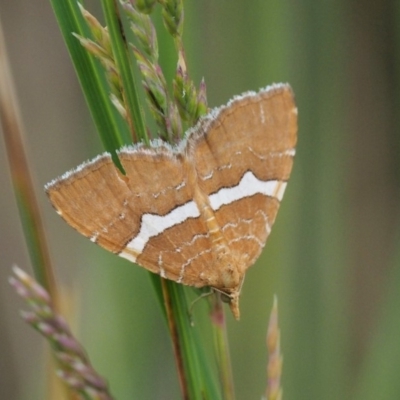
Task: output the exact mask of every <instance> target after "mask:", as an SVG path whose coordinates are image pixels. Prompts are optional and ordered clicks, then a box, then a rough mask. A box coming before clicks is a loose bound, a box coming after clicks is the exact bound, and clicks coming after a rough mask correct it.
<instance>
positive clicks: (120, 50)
mask: <svg viewBox="0 0 400 400" xmlns="http://www.w3.org/2000/svg"><path fill="white" fill-rule="evenodd" d="M101 3H102V6H103V12H104V15H105V18H106V22H107V28H108V31H109V33H110V39H111V43H112V48H113V52H114V57H115V61H116V64H117V66H118V70H119V72H120V75H121V79H122V86H123V88H124V98H125V102H126V106H127V111H128V116H129V117H128V120H129V125H130V128H131V132H132V134H133V139H134V142H138V141H144V142H145V143H148V142H149V140H148V137H147V132H146V127H145V124H144V119H143V118H144V117H143V112H142V109H141V107H140V104H139V96H138V93H137V89H136V84H135V80H134V79H133V75H132V73H133V72H132V71H133V68H132V63H131V60H130V57H129V54H128V50H129V49H128V45H127V43H126V41H125V37H124V35H123V33H122V29H123V28H122V22H121V19H120V18H119V14H118V6H117V4H116V1H114V0H102V2H101Z"/></svg>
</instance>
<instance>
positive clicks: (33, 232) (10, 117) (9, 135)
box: [0, 24, 58, 306]
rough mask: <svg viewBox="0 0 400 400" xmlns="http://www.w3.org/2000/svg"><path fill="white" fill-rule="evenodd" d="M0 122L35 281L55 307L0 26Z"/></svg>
mask: <svg viewBox="0 0 400 400" xmlns="http://www.w3.org/2000/svg"><path fill="white" fill-rule="evenodd" d="M0 120H1V126H2V131H3V136H4V141H5V145H6V152H7V156H8V162H9V165H10V172H11V180H12V184H13V187H14V194H15V197H16V199H17V205H18V210H19V214H20V218H21V222H22V228H23V232H24V235H25V241H26V244H27V246H28V250H29V256H30V260H31V263H32V266H33V269H34V273H35V277H36V279H37V280H38V281H39V282H40V284H41V285H43V286H44V287H45V288H46V289H47V290H48V292H49V293H51V295H52V297H53V299H54V302H55V304H56V306H58V301H57V299H58V296H57V289H56V282H55V276H54V270H53V267H52V264H51V260H50V253H49V249H48V246H47V239H46V235H45V231H44V227H43V223H42V218H41V215H40V210H39V206H38V202H37V198H36V194H35V190H34V184H33V182H32V177H31V174H30V172H29V171H30V168H29V163H28V160H27V157H26V152H25V145H24V141H23V127H22V122H21V119H20V112H19V108H18V104H17V101H16V98H15V90H14V85H13V80H12V77H11V72H10V68H9V62H8V58H7V51H6V46H5V43H4V37H3V30H2V26H1V24H0Z"/></svg>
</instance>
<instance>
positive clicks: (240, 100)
mask: <svg viewBox="0 0 400 400" xmlns="http://www.w3.org/2000/svg"><path fill="white" fill-rule="evenodd" d="M296 141H297V108H296V105H295V101H294V95H293V92H292V90H291V88H290V86H289V85H286V84H275V85H272V86H269V87H267V88H265V89H262V90H260V91H259V92H258V93H255V92H247V93H244V94H242V95H240V96H236V97H234V98H233V99H232V100H230V101H229V102H228V104H227V105H224V106H221V107H219V108H215V109H212V110H211V111H210V112H209V113H208V114H207V115H205V116H204V117H202V118H201V119H200V120H199V122H198V123H197V124H196V125H195V126H194V127H193V128H191V129H189V130H188V131H187V132H186V133H185V136H184V138H183V140H182V141H181V142H180V143H178V144H177V145H169V144H167V143H165V142H162V141H161V140H155V141H152V142H151V145H150V146H146V145H144V144H135V145H132V146H126V147H123V148H122V149H120V150H119V151H118V153H117V154H118V157H119V160H120V162H121V164H122V167H123V169H124V171H125V174H123V173H121V172H120V171H119V169H118V168H117V167H116V166H115V165H114V164H113V161H112V159H111V155H110V154H108V153H105V154H102V155H100V156H98V157H96V158H95V159H93V160H92V161H89V162H85V163H83V164H81V165H80V166H78V167H77V168H75V169H73V170H72V171H69V172H66V173H65V174H64V175H62V176H61V177H60V178H57V179H55V180H53V181H52V182H50V183H48V184H47V185H46V187H45V189H46V192H47V195H48V197H49V198H50V201H51V203H52V205H53V206H54V208H55V209H56V210H57V212H58V214H60V215H61V216H62V218H64V220H65V221H66V222H67V223H68V224H70V225H71V226H72V227H73V228H75V229H76V230H77V231H78V232H80V233H81V234H82V235H84V236H86V237H88V238H89V239H90V240H91V241H92V242H94V243H97V244H98V245H100V246H101V247H103V248H105V249H106V250H109V251H111V252H112V253H115V254H117V255H119V256H121V257H124V258H126V259H128V260H129V261H132V262H133V263H136V264H138V265H140V266H142V267H144V268H146V269H147V270H149V271H151V272H154V273H157V274H159V275H160V276H161V277H163V278H166V279H171V280H173V281H175V282H178V283H182V284H184V285H190V286H194V287H197V288H200V287H210V288H212V289H214V290H215V291H218V292H220V293H222V294H223V295H224V296H223V297H224V298H225V299H227V301H228V302H229V304H230V308H231V310H232V312H233V315H234V316H235V318H236V319H239V296H240V291H241V287H242V283H243V279H244V276H245V274H246V272H247V269H248V268H249V267H250V266H252V265H253V264H254V263H255V261H256V260H257V258H258V257H259V255H260V253H261V250H262V248H263V247H264V245H265V243H266V240H267V238H268V236H269V234H270V232H271V228H272V225H273V224H274V221H275V218H276V214H277V212H278V209H279V205H280V203H281V201H282V197H283V194H284V192H285V188H286V185H287V181H288V179H289V176H290V173H291V170H292V166H293V158H294V155H295V146H296Z"/></svg>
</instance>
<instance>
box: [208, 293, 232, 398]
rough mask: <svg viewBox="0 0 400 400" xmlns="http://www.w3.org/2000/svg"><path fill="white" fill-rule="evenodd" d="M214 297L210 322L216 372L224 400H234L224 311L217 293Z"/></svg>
mask: <svg viewBox="0 0 400 400" xmlns="http://www.w3.org/2000/svg"><path fill="white" fill-rule="evenodd" d="M215 296H216V297H215V302H214V308H213V310H212V314H211V320H212V324H213V334H214V348H215V352H216V354H217V358H218V371H219V374H220V381H221V388H222V393H223V398H224V400H235V390H234V384H233V375H232V367H231V359H230V354H229V344H228V335H227V330H226V318H225V311H224V308H223V304H222V301H221V296H220V294H219V293H218V294H216V295H215Z"/></svg>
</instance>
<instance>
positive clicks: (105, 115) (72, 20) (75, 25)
mask: <svg viewBox="0 0 400 400" xmlns="http://www.w3.org/2000/svg"><path fill="white" fill-rule="evenodd" d="M50 1H51V4H52V6H53V9H54V12H55V14H56V17H57V20H58V23H59V26H60V29H61V32H62V34H63V37H64V40H65V43H66V45H67V47H68V51H69V53H70V55H71V58H72V61H73V63H74V66H75V70H76V73H77V75H78V78H79V81H80V84H81V86H82V90H83V93H84V95H85V98H86V101H87V104H88V106H89V109H90V113H91V115H92V118H93V120H94V122H95V125H96V128H97V131H98V133H99V135H100V138H101V140H102V142H103V145H104V147H105V148H106V149H107V150H108V151H109V152H111V153H112V154H114V153H115V150H116V149H118V148H119V147H121V146H122V145H123V144H128V143H131V142H132V140H131V138H130V135H129V131H128V129H127V127H126V124H125V123H123V121H122V118H121V117H120V116H119V114H118V113H117V111H116V110H115V109H114V106H113V105H112V104H111V101H110V99H109V88H108V85H107V82H106V81H105V77H104V73H103V71H102V68H101V66H100V64H99V63H98V62H97V61H96V60H94V59H93V57H92V56H91V55H89V54H88V53H87V51H86V50H85V49H84V48H83V47H82V46H81V44H80V43H79V41H78V39H76V38H75V37H74V36H73V35H72V33H73V32H74V33H78V34H79V35H82V36H87V35H89V30H88V28H87V26H86V22H85V20H84V19H83V17H82V15H81V12H80V10H79V7H78V4H77V2H76V1H75V0H65V1H59V0H50ZM115 161H116V159H115V157H114V162H115ZM117 165H120V164H119V163H118V162H117Z"/></svg>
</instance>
